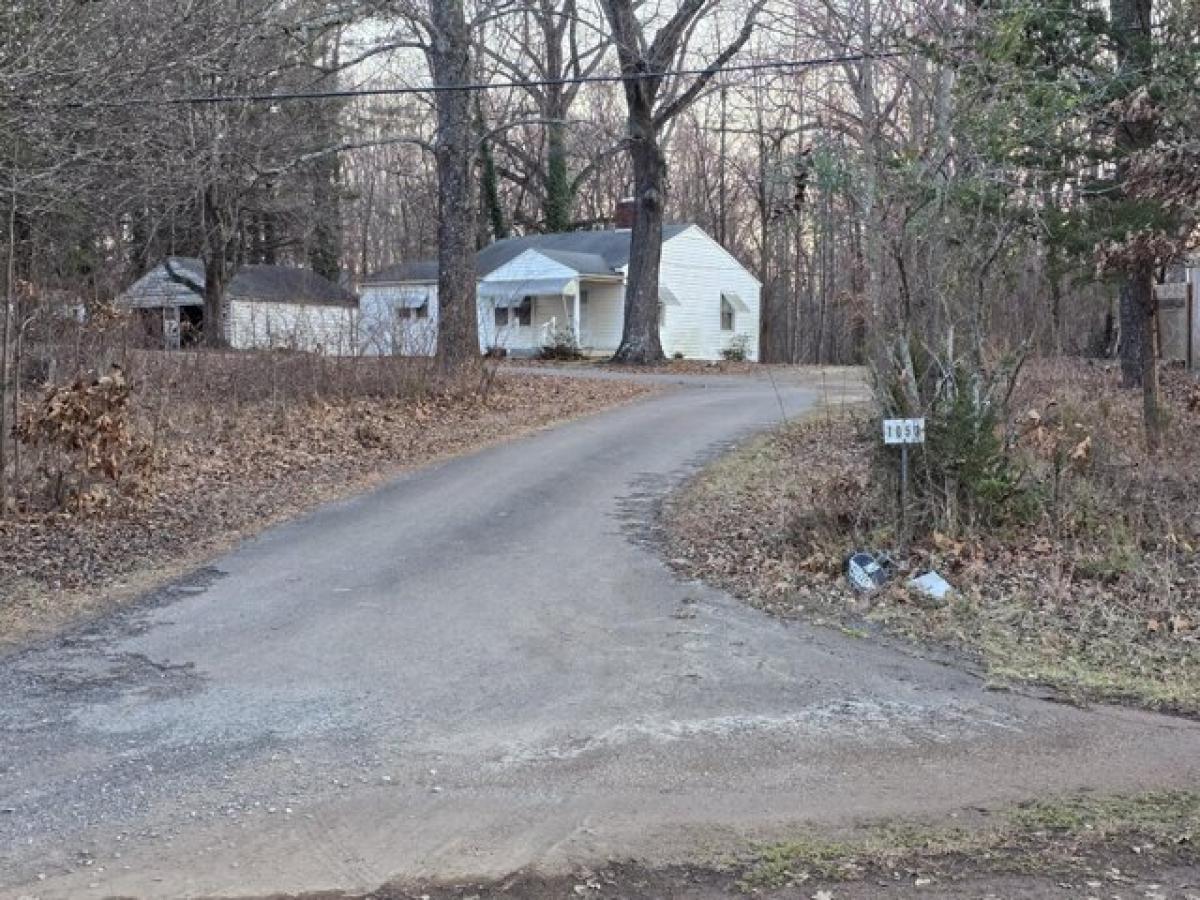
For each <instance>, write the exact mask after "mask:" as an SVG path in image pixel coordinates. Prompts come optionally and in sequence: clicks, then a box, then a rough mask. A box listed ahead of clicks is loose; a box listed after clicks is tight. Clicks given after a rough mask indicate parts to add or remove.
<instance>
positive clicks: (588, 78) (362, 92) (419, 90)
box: [54, 50, 915, 109]
mask: <svg viewBox="0 0 1200 900" xmlns="http://www.w3.org/2000/svg"><path fill="white" fill-rule="evenodd" d="M914 52H915V51H912V50H876V51H871V52H861V53H846V54H841V55H837V56H817V57H812V58H809V59H780V60H770V61H767V62H757V63H741V64H738V65H727V66H722V67H720V68H717V69H713V70H711V73H712V74H714V75H723V74H729V73H736V72H760V71H767V70H783V69H818V68H826V67H829V66H837V65H844V64H846V63H853V62H866V61H868V60H878V59H894V58H896V57H899V56H909V55H911V54H912V53H914ZM709 73H710V70H709V69H708V68H685V69H667V70H664V71H661V72H629V73H626V74H622V75H583V76H579V77H575V78H539V79H533V80H529V81H515V80H514V81H493V82H474V83H469V84H455V85H448V84H431V85H423V86H420V87H381V88H348V89H342V90H324V91H295V92H287V93H270V92H267V93H251V94H210V95H192V96H184V97H125V98H122V99H118V100H79V101H72V102H68V103H60V104H54V105H56V106H62V107H66V108H70V109H85V108H103V109H116V108H121V107H132V106H207V105H216V104H222V103H286V102H288V101H292V100H351V99H354V98H358V97H398V96H404V95H409V94H440V93H445V92H447V91H493V90H503V89H506V88H533V87H553V86H556V85H572V84H620V83H621V82H624V81H648V80H650V79H654V78H679V77H687V76H699V75H705V74H709Z"/></svg>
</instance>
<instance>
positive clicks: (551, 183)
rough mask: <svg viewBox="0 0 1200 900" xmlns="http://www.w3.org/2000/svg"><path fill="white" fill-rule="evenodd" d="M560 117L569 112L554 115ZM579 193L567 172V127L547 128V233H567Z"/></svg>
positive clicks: (555, 124)
mask: <svg viewBox="0 0 1200 900" xmlns="http://www.w3.org/2000/svg"><path fill="white" fill-rule="evenodd" d="M554 115H557V116H559V117H563V116H565V113H563V112H562V111H559V112H558V113H556V114H554ZM574 208H575V192H574V190H573V188H572V185H571V178H570V175H569V174H568V172H567V128H566V125H565V124H564V123H563V122H561V121H551V122H550V124H548V125H547V126H546V199H545V202H544V204H543V209H542V214H543V215H544V216H545V219H546V231H547V232H550V233H551V234H553V233H554V232H557V231H567V230H568V229H569V228H570V227H571V221H572V219H573V217H574V215H573V213H574Z"/></svg>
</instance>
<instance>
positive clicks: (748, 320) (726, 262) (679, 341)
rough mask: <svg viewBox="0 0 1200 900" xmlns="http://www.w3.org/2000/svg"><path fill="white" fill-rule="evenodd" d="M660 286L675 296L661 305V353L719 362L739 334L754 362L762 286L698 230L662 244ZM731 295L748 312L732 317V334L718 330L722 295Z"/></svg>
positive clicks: (719, 327) (749, 356)
mask: <svg viewBox="0 0 1200 900" xmlns="http://www.w3.org/2000/svg"><path fill="white" fill-rule="evenodd" d="M660 282H661V283H662V285H663V286H665V287H667V288H669V289H670V290H671V291H672V292H673V293H674V294H675V296H676V297H678V298H679V305H678V306H667V307H665V310H666V315H665V316H664V322H663V328H662V342H663V350H664V351H665V352H666V354H667V355H668V356H672V355H674V354H675V353H682V354H683V355H684V356H685V357H687V358H689V359H720V358H721V351H722V350H723V349H725V348H726V347H728V346H729V344H730V342H731V341H732V340H733V339H734V337H735V336H736V335H744V336H745V338H746V341H747V356H748V358H749V359H758V323H759V308H760V307H759V300H760V295H761V288H760V286H759V283H758V280H757V279H756V278H755V277H754V276H753V275H751V274H750V272H748V271H747V270H746V269H745V267H743V266H742V265H741V264H740V263H739V262H738V261H737V260H736V259H734V257H733V256H731V255H730V254H729V253H728V252H727V251H726V250H725V249H724V248H722V247H721V245H720V244H718V243H717V242H716V241H714V240H713V239H712V238H710V237H709V236H708V235H707V234H705V233H704V232H703V231H701V230H700V229H699V228H696V227H692V228H689V229H687V230H686V231H684V232H681V233H680V234H678V235H676V236H675V237H674V238H672V239H671V240H669V241H667V242H666V243H664V244H663V255H662V270H661V274H660ZM722 293H735V294H737V295H738V296H739V297H740V298H741V299H742V301H743V302H744V303H745V304H746V306H747V307H748V308H749V310H750V311H749V312H748V313H744V312H738V313H737V314H736V315H735V317H734V330H733V331H722V330H721V294H722Z"/></svg>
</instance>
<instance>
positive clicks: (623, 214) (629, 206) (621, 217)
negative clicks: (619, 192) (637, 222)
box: [613, 197, 637, 228]
mask: <svg viewBox="0 0 1200 900" xmlns="http://www.w3.org/2000/svg"><path fill="white" fill-rule="evenodd" d="M636 215H637V198H636V197H624V198H622V199H620V200H618V201H617V214H616V215H615V216H614V217H613V222H614V225H615V227H617V228H633V219H634V216H636Z"/></svg>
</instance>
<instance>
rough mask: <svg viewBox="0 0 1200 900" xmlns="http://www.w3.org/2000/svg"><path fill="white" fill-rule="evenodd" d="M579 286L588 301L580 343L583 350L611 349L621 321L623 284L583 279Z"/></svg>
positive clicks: (615, 344) (618, 339)
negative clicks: (591, 281)
mask: <svg viewBox="0 0 1200 900" xmlns="http://www.w3.org/2000/svg"><path fill="white" fill-rule="evenodd" d="M581 287H582V288H583V290H584V291H586V292H587V298H588V300H587V310H586V311H584V313H583V316H582V317H583V335H582V337H581V338H580V345H581V346H582V347H583V348H584V349H585V350H596V351H607V352H612V351H615V350H616V349H617V347H619V346H620V344H621V328H622V325H623V324H624V321H625V285H623V284H604V283H599V284H597V283H591V284H589V283H587V282H584V283H583V284H582V285H581Z"/></svg>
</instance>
